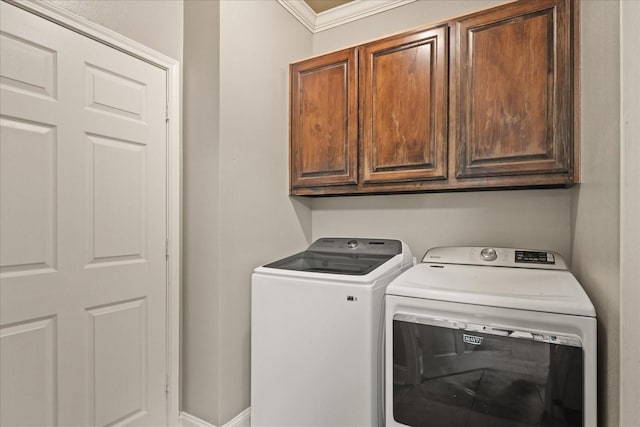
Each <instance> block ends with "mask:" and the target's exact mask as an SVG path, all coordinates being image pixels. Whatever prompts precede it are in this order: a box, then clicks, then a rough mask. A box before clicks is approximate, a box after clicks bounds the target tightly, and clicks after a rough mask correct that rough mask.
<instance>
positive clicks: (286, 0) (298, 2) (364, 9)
mask: <svg viewBox="0 0 640 427" xmlns="http://www.w3.org/2000/svg"><path fill="white" fill-rule="evenodd" d="M277 1H278V3H280V5H282V7H284V8H285V9H287V10H288V11H289V13H291V14H292V15H293V16H294V17H295V18H296V19H297V20H298V21H300V22H301V23H302V24H303V25H304V26H305V27H307V29H308V30H309V31H311V32H312V33H317V32H320V31H324V30H328V29H329V28H333V27H337V26H338V25H342V24H346V23H348V22H352V21H356V20H358V19H362V18H365V17H367V16H371V15H375V14H376V13H380V12H384V11H386V10H389V9H393V8H396V7H399V6H403V5H405V4H408V3H413V2H414V1H416V0H353V1H351V2H349V3H346V4H343V5H342V6H338V7H334V8H333V9H329V10H326V11H324V12H321V13H315V12H314V11H313V10H312V9H311V8H310V7H309V5H308V4H307V3H306V2H304V1H303V0H277Z"/></svg>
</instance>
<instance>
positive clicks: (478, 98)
mask: <svg viewBox="0 0 640 427" xmlns="http://www.w3.org/2000/svg"><path fill="white" fill-rule="evenodd" d="M571 17H572V15H571V3H570V1H569V0H531V1H521V2H515V3H510V4H508V5H505V6H501V7H498V8H495V9H490V10H488V11H486V12H481V13H477V14H473V15H470V16H469V17H463V18H461V19H459V20H457V21H456V24H455V39H456V52H455V55H454V54H453V53H452V56H454V57H455V62H454V63H452V71H453V79H452V91H451V98H450V103H451V127H452V128H451V131H452V135H453V136H452V139H453V140H454V141H455V142H454V144H455V151H456V159H455V160H456V174H455V176H456V178H459V179H462V180H461V181H459V183H462V182H463V181H464V179H465V178H478V177H501V176H502V177H508V176H511V177H517V176H519V175H535V177H536V178H535V179H533V180H530V181H528V182H529V183H530V184H532V185H535V184H541V183H542V184H544V183H565V184H570V183H572V182H573V168H574V165H573V147H574V144H573V127H572V126H573V104H572V103H573V87H572V84H573V73H572V30H571ZM494 182H497V181H494ZM520 182H522V181H520ZM504 183H508V182H507V181H504V180H503V182H502V184H504ZM524 183H525V184H526V183H527V182H524ZM520 185H521V184H520Z"/></svg>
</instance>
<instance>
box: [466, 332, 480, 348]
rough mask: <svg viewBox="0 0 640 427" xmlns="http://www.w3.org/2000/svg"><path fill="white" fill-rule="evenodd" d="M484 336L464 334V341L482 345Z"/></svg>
mask: <svg viewBox="0 0 640 427" xmlns="http://www.w3.org/2000/svg"><path fill="white" fill-rule="evenodd" d="M482 339H483V338H482V337H476V336H474V335H467V334H462V341H464V342H466V343H467V344H473V345H480V344H482Z"/></svg>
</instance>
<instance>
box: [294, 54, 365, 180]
mask: <svg viewBox="0 0 640 427" xmlns="http://www.w3.org/2000/svg"><path fill="white" fill-rule="evenodd" d="M356 66H357V64H356V57H355V49H347V50H343V51H340V52H335V53H333V54H329V55H325V56H322V57H318V58H313V59H310V60H307V61H303V62H299V63H296V64H292V65H291V69H290V76H291V136H290V138H291V159H290V160H291V167H290V173H291V190H292V192H293V190H294V189H295V188H298V187H311V186H329V185H342V184H356V183H357V143H358V134H357V131H358V129H357V110H356V109H357V77H356V73H357V69H356Z"/></svg>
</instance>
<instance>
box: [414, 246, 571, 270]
mask: <svg viewBox="0 0 640 427" xmlns="http://www.w3.org/2000/svg"><path fill="white" fill-rule="evenodd" d="M422 262H429V263H435V264H468V265H489V266H494V267H513V268H539V269H545V270H566V269H567V265H566V263H565V262H564V259H563V258H562V256H561V255H559V254H558V253H556V252H552V251H546V250H538V249H516V248H496V247H491V246H484V247H483V246H448V247H438V248H431V249H429V250H428V251H427V253H426V254H425V255H424V257H423V258H422Z"/></svg>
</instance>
